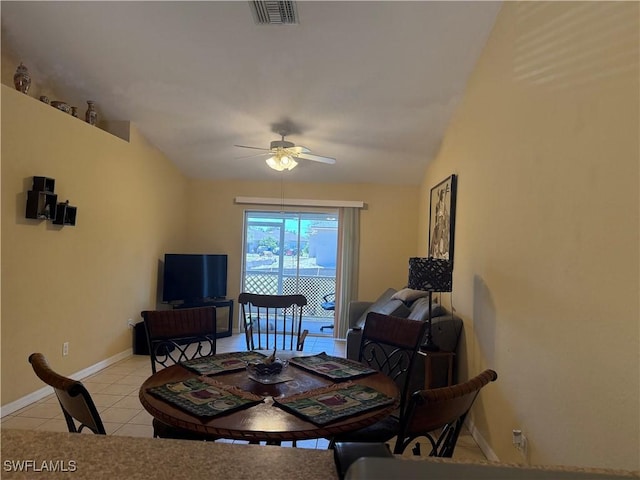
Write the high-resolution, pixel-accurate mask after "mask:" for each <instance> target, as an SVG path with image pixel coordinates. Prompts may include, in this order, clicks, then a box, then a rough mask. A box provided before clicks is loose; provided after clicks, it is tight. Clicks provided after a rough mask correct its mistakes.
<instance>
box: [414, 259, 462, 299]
mask: <svg viewBox="0 0 640 480" xmlns="http://www.w3.org/2000/svg"><path fill="white" fill-rule="evenodd" d="M452 277H453V269H452V268H451V262H449V260H444V259H440V258H421V257H413V258H410V259H409V285H408V287H409V288H411V289H413V290H424V291H425V292H450V291H451V289H452V283H453V282H452Z"/></svg>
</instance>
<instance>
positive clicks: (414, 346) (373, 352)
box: [329, 312, 427, 448]
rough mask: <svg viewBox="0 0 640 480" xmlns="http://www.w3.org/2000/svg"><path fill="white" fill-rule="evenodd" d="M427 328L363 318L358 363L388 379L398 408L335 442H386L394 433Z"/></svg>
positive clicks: (381, 318) (403, 321)
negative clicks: (396, 393)
mask: <svg viewBox="0 0 640 480" xmlns="http://www.w3.org/2000/svg"><path fill="white" fill-rule="evenodd" d="M426 328H427V324H426V323H425V322H421V321H418V320H409V319H407V318H400V317H393V316H390V315H383V314H380V313H375V312H371V313H369V314H368V315H367V319H366V321H365V324H364V329H363V332H362V340H361V343H360V352H359V361H360V362H361V363H364V364H365V365H368V366H369V367H371V368H373V369H375V370H378V371H380V372H382V373H384V374H385V375H387V376H388V377H390V378H392V379H393V381H394V382H395V383H396V385H397V386H398V390H399V391H400V406H399V408H398V411H397V412H396V413H395V414H394V415H390V416H389V417H386V418H385V419H383V420H381V421H379V422H377V423H375V424H373V425H371V426H369V427H365V428H362V429H360V430H356V431H354V432H348V433H345V434H342V435H339V436H337V437H334V438H333V439H332V440H331V442H330V445H329V447H330V448H331V447H332V446H333V444H334V443H335V442H365V443H372V442H375V443H378V442H387V441H389V440H391V439H392V438H393V437H394V436H396V435H397V434H398V431H399V430H400V419H401V418H402V417H403V415H404V412H405V406H406V403H407V401H408V398H409V395H408V393H409V385H410V384H411V381H410V380H411V373H412V371H413V364H414V362H415V361H416V358H417V357H418V355H417V353H418V350H419V348H420V345H421V343H422V339H423V338H424V334H425V331H426Z"/></svg>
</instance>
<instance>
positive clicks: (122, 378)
mask: <svg viewBox="0 0 640 480" xmlns="http://www.w3.org/2000/svg"><path fill="white" fill-rule="evenodd" d="M304 347H305V348H304V351H305V352H306V353H320V352H326V353H327V354H329V355H335V356H341V357H344V356H345V342H344V341H340V340H334V339H333V338H328V337H312V336H309V337H307V339H306V340H305V345H304ZM245 349H246V345H245V340H244V336H243V335H233V336H232V337H227V338H221V339H218V344H217V352H218V353H224V352H235V351H243V350H245ZM53 368H54V369H55V365H53ZM150 375H151V362H150V360H149V357H148V356H141V355H133V356H131V357H129V358H127V359H125V360H122V361H120V362H118V363H116V364H114V365H111V366H109V367H107V368H105V369H104V370H101V371H100V372H98V373H95V374H93V375H91V376H90V377H87V378H85V379H84V380H83V383H84V385H85V386H86V387H87V390H89V393H90V394H91V397H92V398H93V401H94V403H95V404H96V407H97V408H98V412H99V413H100V416H101V418H102V421H103V423H104V426H105V429H106V431H107V434H108V435H124V436H132V437H152V436H153V427H152V426H151V420H152V417H151V415H149V414H148V413H147V412H146V411H145V410H144V409H143V408H142V405H141V404H140V400H139V399H138V389H139V388H140V385H141V384H142V383H143V382H144V381H145V380H146V379H147V378H148V377H149V376H150ZM2 428H17V429H31V430H48V431H60V432H66V431H67V424H66V423H65V420H64V417H63V415H62V411H61V409H60V405H59V404H58V400H57V399H56V397H55V395H53V394H52V395H49V396H47V397H46V398H44V399H42V400H39V401H38V402H35V403H33V404H31V405H29V406H26V407H24V408H22V409H20V410H18V411H16V412H14V413H12V414H9V415H6V416H4V417H2ZM89 433H90V432H89ZM218 441H228V442H232V443H247V442H244V441H234V440H218ZM328 443H329V442H328V440H326V439H315V440H304V441H299V442H298V443H297V447H298V448H327V446H328ZM391 445H392V446H393V441H392V443H391ZM283 446H285V447H286V446H291V442H284V443H283ZM422 450H423V451H426V450H427V448H426V445H425V444H423V446H422ZM423 453H424V452H423ZM405 455H408V456H411V448H407V450H406V451H405ZM454 458H457V459H465V460H486V457H485V456H484V454H483V453H482V451H481V450H480V448H479V447H478V445H477V444H476V442H475V441H474V440H473V438H472V437H471V435H470V434H469V433H468V432H466V431H464V432H463V433H462V434H461V435H460V438H459V439H458V444H457V446H456V451H455V454H454Z"/></svg>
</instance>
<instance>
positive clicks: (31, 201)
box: [25, 190, 58, 220]
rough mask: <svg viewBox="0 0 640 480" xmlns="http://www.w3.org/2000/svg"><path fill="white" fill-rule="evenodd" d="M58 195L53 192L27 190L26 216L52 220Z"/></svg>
mask: <svg viewBox="0 0 640 480" xmlns="http://www.w3.org/2000/svg"><path fill="white" fill-rule="evenodd" d="M57 203H58V196H57V195H56V194H54V193H49V192H39V191H34V190H29V191H28V192H27V212H26V214H25V216H26V217H27V218H37V219H40V220H52V219H53V218H55V216H56V205H57Z"/></svg>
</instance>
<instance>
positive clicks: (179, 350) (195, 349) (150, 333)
mask: <svg viewBox="0 0 640 480" xmlns="http://www.w3.org/2000/svg"><path fill="white" fill-rule="evenodd" d="M140 315H141V316H142V318H143V320H144V325H145V330H146V333H147V343H148V345H149V355H150V357H151V371H152V372H153V373H156V370H157V367H158V366H161V367H163V368H164V367H168V366H170V365H174V364H176V363H178V362H181V361H185V360H192V359H194V358H199V357H206V356H209V355H215V353H216V309H215V307H197V308H180V309H174V310H144V311H142V312H141V313H140ZM153 436H154V437H160V438H177V439H182V440H209V441H213V440H216V439H217V438H218V437H213V436H211V435H206V434H198V433H194V432H191V431H188V430H185V429H182V428H178V427H174V426H171V425H167V424H166V423H164V422H161V421H160V420H158V419H156V418H154V419H153Z"/></svg>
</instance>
